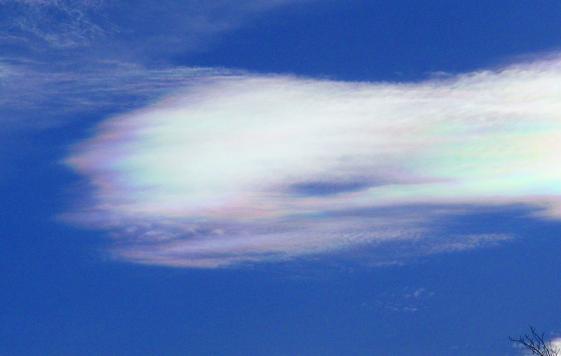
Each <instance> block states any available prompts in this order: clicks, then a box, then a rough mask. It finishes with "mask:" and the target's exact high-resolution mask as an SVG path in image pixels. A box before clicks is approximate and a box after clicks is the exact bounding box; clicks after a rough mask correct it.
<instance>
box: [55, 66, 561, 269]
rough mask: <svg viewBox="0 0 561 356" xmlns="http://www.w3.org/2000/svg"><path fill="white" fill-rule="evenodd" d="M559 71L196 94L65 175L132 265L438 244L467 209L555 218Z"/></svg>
mask: <svg viewBox="0 0 561 356" xmlns="http://www.w3.org/2000/svg"><path fill="white" fill-rule="evenodd" d="M560 154H561V58H559V57H552V58H547V59H544V60H541V61H535V62H531V63H523V64H517V65H511V66H509V67H506V68H503V69H500V70H496V71H481V72H474V73H469V74H465V75H459V76H454V77H448V78H446V79H436V80H428V81H424V82H420V83H410V84H392V83H346V82H336V81H326V80H314V79H307V78H298V77H290V76H273V75H271V76H265V75H251V74H245V75H231V76H212V75H209V76H206V77H202V78H196V79H193V82H192V83H191V84H190V85H189V86H188V87H187V88H186V89H184V90H183V91H178V92H176V93H175V94H174V95H173V96H170V97H168V98H166V99H164V100H161V101H160V102H158V103H156V104H154V105H151V106H149V107H146V108H143V109H141V110H137V111H133V112H130V113H127V114H125V115H120V116H117V117H112V118H109V119H107V120H106V121H105V122H104V123H103V124H101V125H100V126H99V127H98V129H97V131H96V133H95V135H94V136H93V137H92V138H90V139H88V140H86V141H84V142H81V143H80V144H78V145H76V146H75V147H74V149H73V151H72V153H71V154H70V156H69V157H68V158H67V160H66V163H67V164H68V165H69V166H70V167H71V168H72V169H74V170H75V171H77V172H78V173H80V174H81V175H83V176H84V177H86V178H87V179H88V181H89V182H90V183H91V187H92V189H91V195H90V196H89V197H88V198H87V199H85V200H84V201H83V202H82V203H83V204H82V205H81V209H80V210H79V211H78V212H75V213H72V214H68V218H70V219H73V220H74V221H77V222H79V223H82V224H85V225H88V226H93V227H96V228H100V229H106V230H109V231H111V232H113V233H114V234H115V235H116V236H117V239H116V241H117V244H116V245H115V248H114V250H113V251H114V253H115V254H116V255H117V256H119V257H121V258H125V259H128V260H131V261H135V262H140V263H149V264H161V265H172V266H187V267H218V266H225V265H231V264H235V263H244V262H256V261H265V260H275V259H286V258H292V257H294V256H300V255H307V254H315V253H323V252H327V251H335V250H340V249H345V248H349V247H352V246H361V245H362V244H368V243H372V242H378V241H394V240H396V239H401V240H407V239H412V238H414V239H418V238H422V237H423V236H425V235H427V234H430V231H431V221H434V219H435V214H437V213H435V211H434V210H433V209H417V210H415V212H414V213H413V212H412V211H411V210H410V209H405V210H404V209H400V208H403V207H411V206H421V205H422V206H438V207H439V209H438V215H439V216H442V214H446V211H447V208H446V207H449V208H450V211H456V209H457V207H458V206H461V205H466V204H467V205H469V204H476V205H494V206H501V205H504V204H528V205H531V206H535V207H536V208H537V210H536V211H537V212H539V213H540V214H542V216H547V217H550V218H557V217H561V199H559V195H560V193H561V165H560V164H559V157H560Z"/></svg>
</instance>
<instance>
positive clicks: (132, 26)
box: [0, 0, 310, 54]
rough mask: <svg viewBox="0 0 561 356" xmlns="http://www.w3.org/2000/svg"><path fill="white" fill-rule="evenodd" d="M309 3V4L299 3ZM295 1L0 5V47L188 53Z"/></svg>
mask: <svg viewBox="0 0 561 356" xmlns="http://www.w3.org/2000/svg"><path fill="white" fill-rule="evenodd" d="M305 1H306V2H307V1H310V0H305ZM299 2H302V1H296V0H274V1H261V0H239V1H229V0H218V1H201V0H185V1H170V0H162V1H158V2H154V1H147V0H138V1H117V2H116V1H106V0H0V43H2V42H3V43H11V44H18V45H23V46H27V47H32V48H33V47H35V48H37V47H39V48H44V47H45V46H47V47H51V48H53V49H72V48H83V47H86V46H97V47H99V46H102V47H106V48H107V49H108V52H111V53H113V54H115V53H121V54H122V53H123V52H127V51H129V52H130V51H133V52H138V51H142V52H146V53H148V52H150V51H154V50H155V49H157V50H158V51H159V52H161V51H163V50H165V49H166V48H167V51H170V50H172V49H173V50H172V51H176V50H180V51H181V50H184V51H185V50H193V49H197V48H200V47H205V46H207V45H208V41H210V40H211V38H212V36H214V35H216V34H219V33H223V32H225V31H229V30H232V29H235V28H237V27H239V26H241V25H242V24H243V23H244V22H245V21H246V20H248V19H250V18H251V17H253V16H255V15H258V14H261V13H263V12H266V11H269V10H271V9H274V8H278V7H279V6H282V5H287V4H294V3H299Z"/></svg>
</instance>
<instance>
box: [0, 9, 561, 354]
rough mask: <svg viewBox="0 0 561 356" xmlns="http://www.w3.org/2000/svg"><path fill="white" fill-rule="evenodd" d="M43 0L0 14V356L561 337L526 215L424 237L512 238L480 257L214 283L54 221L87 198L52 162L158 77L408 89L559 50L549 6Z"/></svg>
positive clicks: (548, 253)
mask: <svg viewBox="0 0 561 356" xmlns="http://www.w3.org/2000/svg"><path fill="white" fill-rule="evenodd" d="M288 2H290V1H288ZM218 3H220V4H218ZM54 4H55V2H51V3H50V2H46V5H45V3H43V4H41V2H40V1H37V2H34V1H29V2H25V1H22V0H19V1H18V0H7V1H5V2H3V1H0V48H1V50H0V95H1V96H2V97H3V99H0V120H2V121H0V125H1V126H2V128H0V139H1V140H2V143H3V145H2V149H0V164H1V165H2V170H1V173H0V194H1V200H0V201H1V202H2V203H1V205H0V272H1V275H2V278H0V355H10V356H12V355H14V356H16V355H507V354H516V353H517V352H518V351H517V350H516V349H514V348H513V347H512V345H511V344H510V343H509V341H508V337H509V336H513V335H518V334H520V333H523V332H525V331H526V329H527V326H528V325H530V324H531V325H535V326H536V327H537V328H538V329H540V330H543V331H544V332H546V335H547V336H548V337H556V336H558V335H559V334H560V333H561V324H559V315H561V303H560V302H559V301H560V300H561V298H560V297H561V282H560V281H561V280H560V278H561V274H560V271H561V264H560V262H559V256H560V254H561V244H560V243H559V240H557V239H558V237H559V236H558V235H559V231H561V223H560V222H559V221H556V220H544V219H538V218H536V217H535V216H533V215H532V212H533V210H532V209H531V208H529V207H527V206H522V205H498V206H492V207H488V206H475V207H474V206H470V207H469V208H467V209H466V211H467V212H466V213H465V214H457V215H453V216H452V217H448V218H446V219H442V220H438V221H437V222H436V224H437V225H438V232H437V235H435V236H431V239H433V240H435V241H440V240H442V241H444V240H446V241H449V240H447V239H449V238H450V237H451V236H452V237H453V236H460V235H470V236H471V235H477V234H501V235H509V236H513V238H512V239H509V240H508V241H498V242H496V243H495V242H493V243H491V244H488V245H485V246H484V247H481V248H459V249H458V250H461V251H454V249H453V248H448V249H447V250H446V252H443V253H437V252H436V250H434V251H433V250H431V249H432V248H433V247H432V245H430V246H428V245H427V246H425V245H424V242H423V241H415V242H411V243H409V244H407V243H405V244H401V243H388V244H382V245H380V246H374V247H375V248H372V249H366V250H352V251H350V252H349V251H346V252H345V253H343V254H338V253H331V254H326V255H319V256H314V257H313V258H294V259H290V260H288V261H283V262H265V263H256V264H252V265H250V266H245V265H244V266H233V267H227V268H218V269H189V268H172V267H162V266H154V265H140V264H134V263H130V262H128V261H126V260H122V259H117V260H115V259H112V258H109V257H108V256H107V253H106V248H107V246H110V245H111V243H112V242H111V238H112V237H111V234H109V233H107V232H106V231H103V229H99V230H96V229H92V228H90V227H88V228H84V227H81V226H76V225H73V224H69V223H67V222H66V221H64V219H62V218H61V214H64V213H68V211H69V210H71V209H73V207H74V206H75V205H76V204H79V203H80V198H81V197H83V196H84V195H85V190H84V189H85V188H84V184H85V183H84V180H85V178H84V177H82V176H79V175H78V174H76V172H74V171H72V170H71V169H69V168H68V166H65V165H62V164H61V161H62V160H63V159H64V158H65V157H66V156H67V155H68V152H69V151H70V150H71V148H72V147H74V146H73V145H75V144H77V143H79V142H81V141H82V140H83V139H84V138H86V137H90V136H91V135H92V132H93V128H94V127H95V126H96V125H97V124H99V123H100V122H102V121H103V120H105V119H107V118H108V117H110V116H111V115H113V114H116V113H124V112H128V111H130V110H131V109H133V108H139V107H142V106H143V105H145V104H147V103H150V102H153V101H155V100H156V99H157V98H159V97H161V96H162V95H165V94H167V93H168V92H171V91H173V90H175V89H177V88H178V87H181V86H183V85H184V84H187V85H188V84H189V79H188V78H187V79H182V78H179V79H178V78H177V77H176V76H177V74H172V75H170V74H169V73H168V72H165V71H166V70H168V71H174V70H176V69H177V68H182V69H184V68H190V67H204V68H221V69H224V70H241V71H244V72H249V73H263V74H269V73H280V74H292V75H296V76H302V77H309V78H330V79H335V80H341V81H361V82H378V81H388V82H417V81H420V80H423V79H426V78H431V77H434V76H437V75H442V73H446V75H451V74H456V73H464V72H469V71H473V70H477V69H481V68H494V67H498V66H502V65H505V64H506V63H512V62H515V61H516V60H517V59H519V58H534V57H539V56H543V55H544V54H547V53H555V52H556V51H557V50H558V49H559V47H560V46H561V26H560V25H559V24H561V3H560V2H558V1H553V0H550V1H549V0H548V1H546V0H543V1H542V0H534V1H503V0H498V1H491V2H490V1H479V0H477V1H438V0H430V1H422V2H421V1H413V0H394V1H378V0H376V1H358V0H356V1H355V0H352V1H339V0H326V1H322V0H316V1H305V2H302V3H298V2H296V3H287V4H279V5H275V6H268V5H263V2H260V1H252V0H247V1H242V2H241V3H240V4H234V2H229V1H224V2H217V4H213V5H212V6H211V5H208V4H203V2H197V1H186V2H181V1H177V2H176V1H171V0H166V1H163V2H162V1H159V2H151V1H147V0H142V1H139V2H130V1H123V2H122V3H121V4H118V5H107V4H104V3H103V2H101V1H100V2H99V3H98V5H95V6H94V7H92V6H93V5H91V4H92V3H88V2H87V1H85V0H84V1H79V0H75V1H60V2H58V3H57V4H58V5H54ZM88 4H90V5H88ZM73 11H78V12H79V13H80V14H82V15H81V16H79V17H76V16H75V12H73ZM3 68H8V69H7V70H8V71H13V73H16V74H17V75H16V74H13V75H12V74H10V75H8V76H5V77H4V76H2V74H1V73H2V69H3ZM22 73H23V75H22ZM173 73H177V72H173ZM439 73H440V74H439ZM314 184H316V185H314ZM349 184H350V186H353V184H354V183H349ZM302 186H303V187H305V188H304V190H305V191H306V192H307V193H309V195H331V194H327V193H326V192H325V191H326V189H328V188H326V185H321V184H320V183H310V184H308V185H307V186H306V185H302ZM357 189H358V188H357ZM351 190H352V189H351ZM337 193H339V192H335V193H334V194H333V195H336V194H337ZM84 199H85V198H84ZM411 209H413V210H415V209H424V208H423V207H418V206H416V207H413V208H411ZM364 214H365V216H366V214H367V213H364ZM431 241H432V240H431ZM475 245H477V242H475ZM447 246H449V245H447ZM478 246H479V245H477V246H474V247H478ZM415 251H423V253H420V254H417V253H415ZM431 251H432V252H431ZM349 255H351V257H349ZM372 260H374V261H375V262H376V261H377V262H379V263H370V261H372ZM396 261H397V262H396ZM385 262H388V263H385ZM390 262H391V263H390Z"/></svg>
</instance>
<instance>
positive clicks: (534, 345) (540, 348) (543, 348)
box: [509, 326, 561, 356]
mask: <svg viewBox="0 0 561 356" xmlns="http://www.w3.org/2000/svg"><path fill="white" fill-rule="evenodd" d="M509 339H510V341H512V342H513V343H515V344H518V345H520V346H522V347H524V348H526V350H528V351H530V352H531V353H532V355H538V356H561V351H560V350H559V349H557V348H556V347H555V346H554V345H552V344H551V343H550V342H548V341H546V340H545V337H544V334H543V333H541V334H538V333H537V332H536V329H534V328H533V327H532V326H530V333H529V334H524V335H522V336H519V337H517V338H513V337H509Z"/></svg>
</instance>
